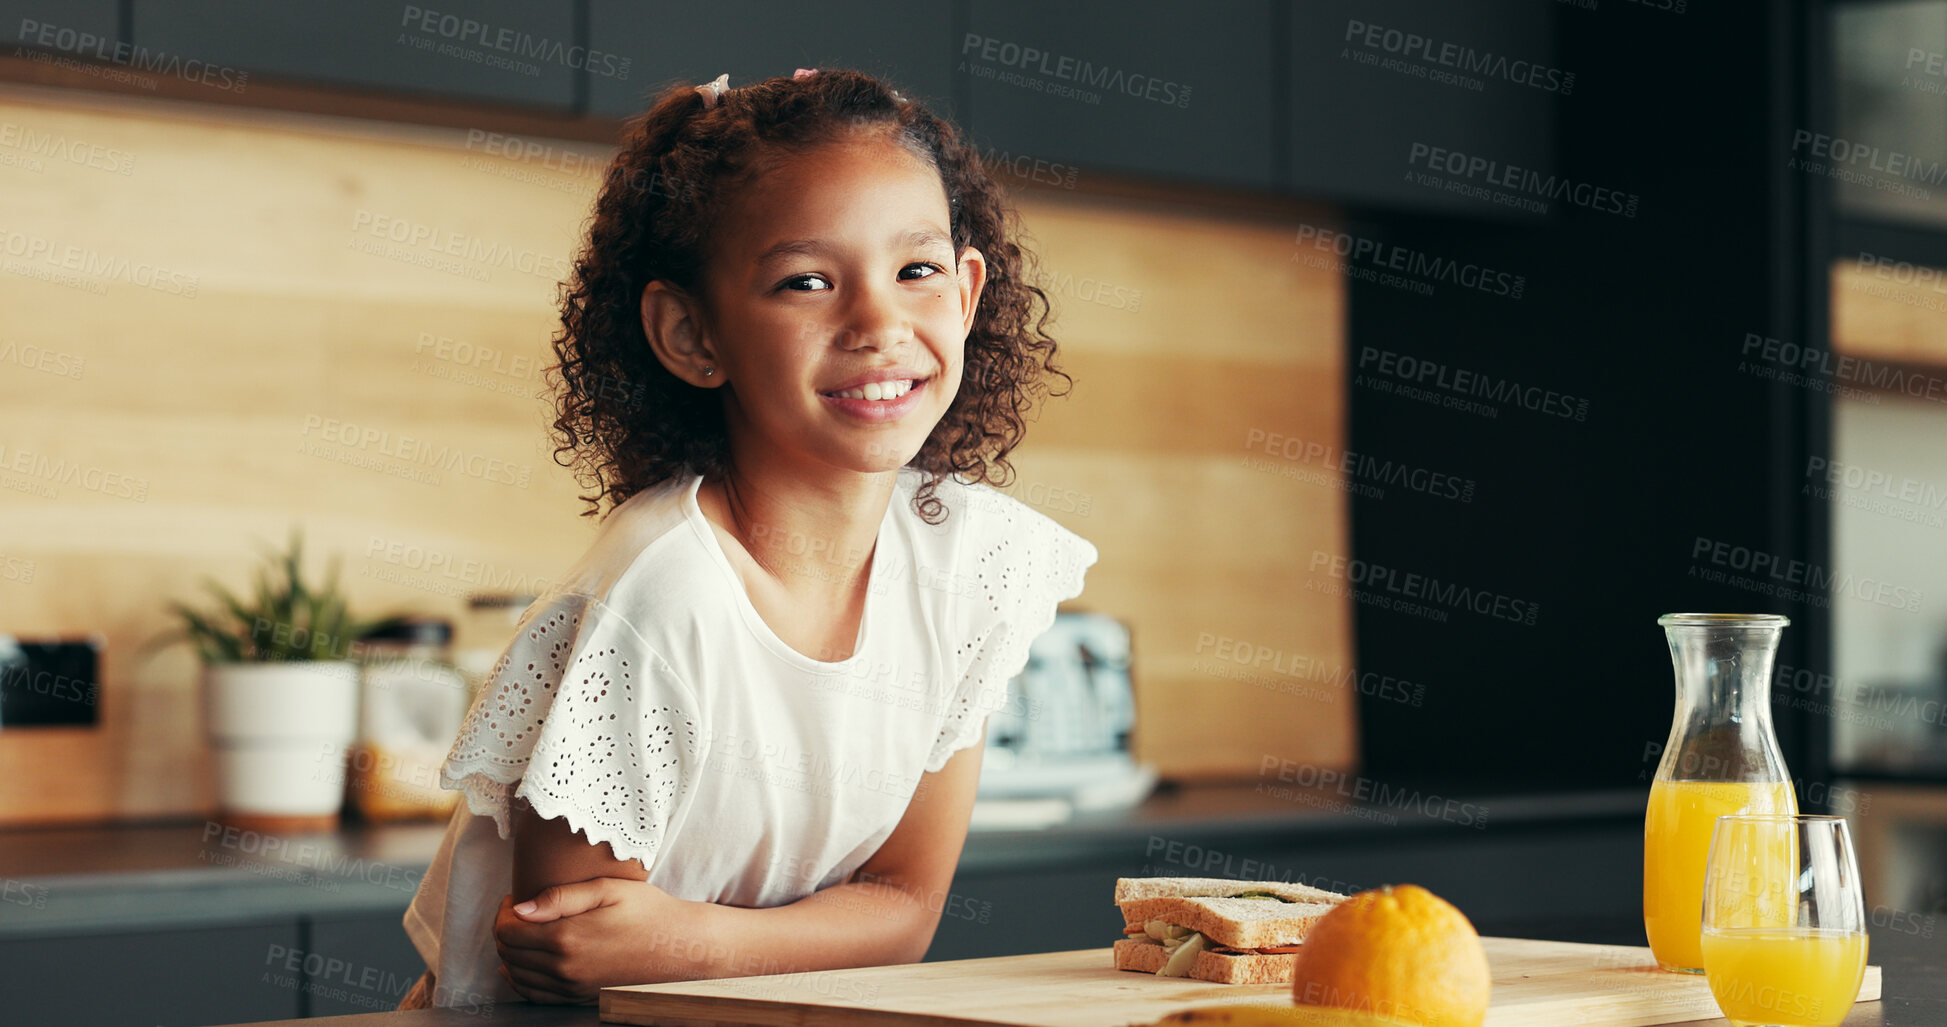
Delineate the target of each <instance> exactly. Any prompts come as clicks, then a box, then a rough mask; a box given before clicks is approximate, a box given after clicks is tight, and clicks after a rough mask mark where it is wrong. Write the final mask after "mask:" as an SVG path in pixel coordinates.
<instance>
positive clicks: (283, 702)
mask: <svg viewBox="0 0 1947 1027" xmlns="http://www.w3.org/2000/svg"><path fill="white" fill-rule="evenodd" d="M203 697H204V717H205V721H204V722H205V723H206V724H207V725H208V726H209V737H210V746H211V748H212V749H213V750H214V751H215V756H216V797H217V804H218V805H219V806H221V807H222V808H223V809H224V810H225V811H227V812H231V813H246V814H254V815H260V816H329V815H334V814H336V813H337V812H338V808H339V806H340V805H341V804H342V803H343V801H344V795H345V753H346V751H347V750H348V749H349V747H350V745H351V742H352V738H353V736H354V735H355V734H356V732H357V728H358V665H357V664H355V663H352V662H351V661H349V660H318V661H306V662H278V663H225V664H215V665H212V666H209V667H206V668H205V669H204V671H203Z"/></svg>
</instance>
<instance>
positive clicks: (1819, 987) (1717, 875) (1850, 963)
mask: <svg viewBox="0 0 1947 1027" xmlns="http://www.w3.org/2000/svg"><path fill="white" fill-rule="evenodd" d="M1702 944H1703V954H1704V977H1705V979H1706V980H1708V981H1709V982H1710V993H1711V994H1712V995H1713V996H1715V997H1716V999H1717V1006H1718V1008H1720V1009H1722V1010H1723V1011H1724V1016H1725V1018H1726V1019H1728V1020H1730V1021H1731V1022H1732V1023H1734V1024H1736V1025H1738V1027H1833V1025H1836V1024H1838V1023H1839V1022H1840V1021H1842V1020H1844V1019H1845V1018H1846V1013H1847V1012H1849V1011H1851V1009H1852V1002H1853V999H1854V998H1855V997H1857V996H1858V994H1859V982H1860V981H1861V980H1862V979H1863V978H1864V977H1865V973H1866V900H1865V896H1864V894H1863V893H1862V892H1861V891H1860V887H1859V862H1858V859H1857V858H1856V857H1855V856H1854V855H1853V850H1852V834H1851V832H1850V831H1849V830H1848V829H1847V827H1846V822H1845V820H1844V819H1842V818H1840V817H1828V816H1810V815H1794V814H1744V815H1735V816H1722V817H1718V818H1717V827H1716V830H1714V831H1713V832H1712V833H1711V839H1710V858H1709V861H1708V863H1707V865H1706V868H1705V870H1704V902H1703V936H1702Z"/></svg>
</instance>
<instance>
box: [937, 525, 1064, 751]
mask: <svg viewBox="0 0 1947 1027" xmlns="http://www.w3.org/2000/svg"><path fill="white" fill-rule="evenodd" d="M983 493H991V495H984V494H983ZM961 513H963V514H975V515H977V516H981V517H983V518H988V519H990V521H991V524H990V527H989V529H988V530H989V532H990V534H989V537H990V538H992V539H993V540H994V541H993V543H992V544H991V545H989V546H987V547H986V549H985V550H984V551H982V552H979V553H978V554H977V555H975V556H974V557H973V564H972V566H971V568H970V571H971V573H972V574H973V576H974V579H975V582H976V584H977V585H978V587H977V588H976V589H975V590H974V592H975V594H974V595H973V597H972V598H971V599H970V600H969V601H970V602H971V603H973V604H974V619H975V623H982V622H988V623H992V626H991V627H990V628H988V629H987V630H986V631H984V632H981V633H980V634H978V635H977V636H976V637H974V638H973V639H971V640H970V641H968V642H966V643H964V644H963V645H961V646H960V648H959V649H958V650H957V651H956V652H955V653H954V656H955V662H956V663H959V664H960V665H961V666H962V667H963V668H964V669H963V670H962V671H961V673H960V678H959V680H960V682H961V687H960V689H959V692H958V694H957V695H956V696H955V697H954V700H953V702H952V703H951V705H949V706H948V708H947V711H946V720H945V723H944V725H942V727H941V728H940V735H939V738H938V740H937V741H935V742H934V744H933V751H932V752H931V753H930V754H929V755H928V756H927V758H926V769H927V771H928V772H932V771H936V770H939V769H940V768H941V767H944V766H946V761H947V759H948V758H949V757H951V756H952V755H953V754H954V753H955V752H958V751H959V750H961V749H964V748H966V747H967V746H969V745H972V744H973V743H974V742H975V741H976V740H978V739H979V738H980V729H981V726H982V725H984V724H985V723H986V722H987V717H988V715H989V714H991V713H993V712H994V711H995V710H998V709H1000V708H1001V707H1003V706H1005V705H1007V686H1008V682H1009V681H1011V680H1012V679H1013V678H1014V676H1015V675H1017V674H1019V673H1020V672H1021V669H1022V668H1023V667H1025V666H1027V662H1028V648H1029V647H1030V646H1031V645H1032V644H1033V643H1034V640H1035V639H1037V638H1039V637H1041V636H1042V635H1043V634H1045V633H1046V632H1047V630H1048V629H1049V628H1050V627H1052V626H1054V623H1055V613H1056V610H1055V607H1056V606H1057V605H1059V604H1060V603H1061V602H1063V601H1064V600H1068V599H1073V598H1074V597H1076V596H1078V595H1080V594H1081V593H1082V578H1083V575H1084V573H1085V572H1086V571H1087V570H1088V568H1089V567H1090V566H1091V565H1092V564H1094V563H1095V561H1096V558H1097V553H1096V550H1095V546H1094V544H1093V543H1091V542H1089V541H1088V540H1087V539H1085V538H1082V537H1081V536H1079V535H1077V534H1075V533H1074V532H1072V531H1069V530H1068V529H1067V528H1064V527H1062V526H1061V524H1060V523H1058V522H1057V521H1055V520H1054V519H1053V518H1051V517H1049V516H1047V515H1046V514H1043V513H1041V512H1039V511H1037V510H1034V509H1031V508H1030V507H1028V506H1027V505H1026V504H1024V503H1022V502H1020V501H1019V500H1016V499H1014V498H1013V497H1011V496H1008V495H1006V494H1005V493H1001V492H998V491H994V490H992V489H987V488H984V487H976V488H974V489H973V490H971V491H970V493H969V503H968V509H967V510H965V511H961Z"/></svg>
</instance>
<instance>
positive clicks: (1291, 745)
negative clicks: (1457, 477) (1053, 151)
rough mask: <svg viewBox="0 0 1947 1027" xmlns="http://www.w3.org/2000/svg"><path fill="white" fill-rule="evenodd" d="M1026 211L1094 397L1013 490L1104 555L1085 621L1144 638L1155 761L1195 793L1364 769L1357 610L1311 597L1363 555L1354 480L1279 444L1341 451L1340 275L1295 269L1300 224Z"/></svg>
mask: <svg viewBox="0 0 1947 1027" xmlns="http://www.w3.org/2000/svg"><path fill="white" fill-rule="evenodd" d="M1021 207H1022V213H1023V217H1024V219H1025V220H1026V222H1027V224H1028V226H1029V228H1030V230H1031V231H1032V233H1033V235H1034V238H1035V243H1036V245H1037V247H1038V252H1039V253H1040V255H1041V259H1042V264H1043V271H1044V277H1045V279H1046V281H1047V282H1049V283H1050V285H1051V288H1050V290H1049V291H1050V293H1051V295H1052V299H1053V300H1054V302H1055V304H1056V309H1057V312H1058V320H1057V323H1056V324H1055V326H1054V327H1053V328H1052V329H1051V334H1053V335H1055V336H1056V338H1058V339H1059V340H1060V342H1061V347H1062V349H1061V364H1062V366H1063V367H1064V369H1066V370H1067V371H1068V373H1069V374H1071V375H1072V376H1073V377H1074V378H1075V386H1074V389H1073V391H1072V392H1071V393H1070V394H1069V395H1068V396H1066V397H1064V398H1063V399H1060V400H1056V401H1053V402H1051V403H1049V404H1048V405H1047V406H1046V408H1045V409H1044V410H1043V412H1042V413H1041V416H1040V419H1039V420H1038V421H1036V422H1035V423H1034V424H1033V425H1032V426H1031V427H1030V429H1029V432H1028V440H1029V441H1028V443H1027V445H1026V446H1025V447H1024V448H1023V449H1022V450H1021V451H1020V453H1019V454H1018V456H1016V457H1015V458H1013V459H1012V462H1013V463H1014V464H1015V465H1016V467H1017V468H1018V469H1019V471H1020V480H1019V481H1018V482H1017V483H1015V484H1014V485H1013V486H1011V487H1010V488H1009V489H1008V491H1009V492H1010V493H1012V494H1014V495H1016V496H1018V497H1019V498H1021V499H1022V500H1023V501H1024V502H1028V503H1030V504H1032V505H1034V506H1036V508H1037V509H1040V510H1042V512H1044V513H1046V514H1048V515H1049V516H1051V517H1053V518H1055V519H1056V520H1058V521H1060V522H1062V523H1063V524H1065V525H1067V526H1068V527H1070V528H1072V529H1074V530H1075V531H1076V532H1077V533H1079V534H1081V535H1083V536H1084V537H1086V538H1088V539H1089V540H1090V541H1092V542H1094V543H1095V544H1096V547H1097V548H1098V549H1099V550H1100V551H1101V554H1102V559H1101V562H1100V563H1098V564H1097V565H1096V567H1095V568H1094V569H1092V570H1091V571H1090V572H1089V581H1088V587H1087V589H1086V590H1085V591H1084V592H1083V593H1082V595H1081V596H1080V597H1079V598H1077V599H1076V600H1075V601H1074V602H1073V603H1072V604H1071V605H1073V606H1074V607H1076V608H1088V609H1096V610H1102V611H1105V612H1108V613H1112V614H1114V615H1116V616H1118V617H1122V618H1124V619H1125V620H1127V621H1128V623H1129V625H1130V630H1131V633H1132V638H1131V645H1132V647H1133V650H1134V658H1133V674H1134V677H1135V685H1136V700H1137V711H1136V725H1137V727H1136V737H1135V747H1136V750H1137V754H1138V755H1139V756H1140V757H1141V758H1143V759H1147V760H1151V761H1153V762H1155V763H1156V764H1157V766H1158V767H1160V768H1161V769H1162V771H1163V773H1165V774H1166V775H1170V776H1177V777H1248V776H1253V775H1256V774H1257V773H1259V768H1260V767H1261V766H1262V765H1263V760H1264V758H1265V757H1266V756H1276V757H1279V758H1282V759H1290V760H1295V761H1299V762H1306V763H1312V764H1316V765H1319V766H1324V767H1346V766H1350V765H1351V764H1353V763H1354V762H1355V761H1356V759H1357V744H1356V740H1357V732H1356V706H1357V703H1356V701H1355V700H1356V696H1353V695H1351V694H1349V692H1348V690H1347V689H1346V688H1344V687H1343V684H1342V682H1343V681H1344V680H1345V678H1346V672H1347V669H1348V668H1350V667H1351V666H1352V645H1351V638H1352V618H1351V613H1350V610H1349V608H1348V606H1347V601H1346V600H1345V599H1344V598H1342V597H1336V596H1332V595H1329V594H1327V593H1324V592H1313V591H1307V590H1306V589H1305V582H1306V580H1307V576H1308V575H1307V565H1308V563H1309V561H1310V560H1311V559H1312V558H1313V556H1314V554H1316V553H1319V552H1325V553H1344V552H1347V551H1348V550H1349V546H1350V532H1349V530H1348V528H1347V524H1348V521H1347V503H1346V496H1347V493H1346V492H1345V491H1344V484H1345V480H1344V477H1343V475H1341V474H1339V473H1338V472H1337V471H1336V470H1334V469H1333V468H1332V466H1331V462H1330V460H1329V459H1326V458H1320V459H1316V460H1314V461H1312V462H1310V463H1307V462H1304V461H1294V460H1288V459H1286V458H1284V457H1283V456H1282V455H1274V454H1270V453H1267V452H1265V451H1264V449H1263V448H1262V447H1263V445H1264V443H1265V441H1266V440H1269V439H1270V438H1272V437H1273V436H1283V437H1286V438H1298V439H1304V440H1306V441H1307V442H1315V443H1318V444H1319V445H1320V446H1323V447H1329V450H1330V451H1331V452H1335V453H1342V452H1343V449H1344V445H1345V429H1344V419H1345V401H1344V395H1343V390H1342V379H1343V373H1344V372H1343V352H1344V342H1343V340H1344V328H1343V323H1344V308H1343V294H1342V291H1341V283H1340V281H1339V279H1338V278H1337V276H1336V275H1333V274H1330V273H1327V272H1323V271H1318V270H1314V269H1308V268H1306V267H1305V266H1304V265H1302V264H1299V263H1295V262H1294V261H1293V259H1292V258H1293V256H1294V255H1295V253H1296V250H1295V249H1294V248H1293V246H1292V239H1293V236H1294V234H1295V232H1296V230H1297V225H1298V222H1297V221H1296V220H1295V219H1285V220H1279V219H1267V218H1261V219H1257V220H1253V221H1245V220H1233V219H1225V218H1217V217H1213V216H1210V215H1209V214H1200V215H1195V216H1193V215H1190V214H1186V213H1183V212H1180V211H1171V210H1168V209H1164V208H1161V207H1160V206H1157V205H1150V206H1146V207H1135V208H1131V207H1129V206H1127V205H1123V206H1118V207H1111V206H1107V205H1103V204H1098V203H1094V202H1091V201H1089V200H1088V199H1086V198H1083V199H1082V200H1080V201H1068V202H1057V201H1056V200H1054V199H1050V198H1047V197H1045V196H1044V194H1034V195H1030V196H1027V197H1024V198H1023V199H1022V202H1021ZM1254 440H1255V441H1256V446H1257V448H1253V441H1254ZM1240 643H1242V644H1243V645H1245V646H1248V647H1250V648H1248V649H1243V648H1240V647H1239V644H1240ZM1259 651H1268V652H1270V653H1271V654H1272V657H1271V659H1270V660H1269V661H1267V662H1266V663H1257V662H1256V654H1257V653H1258V652H1259ZM1220 653H1221V654H1222V656H1223V657H1225V658H1234V657H1235V656H1236V655H1237V654H1239V653H1246V654H1248V655H1247V656H1246V659H1247V661H1250V662H1251V663H1252V664H1253V665H1252V666H1239V665H1237V664H1236V663H1235V662H1231V663H1223V662H1220V660H1219V654H1220ZM1272 666H1275V667H1279V668H1283V670H1281V671H1279V670H1270V669H1267V668H1269V667H1272ZM1294 671H1295V675H1294Z"/></svg>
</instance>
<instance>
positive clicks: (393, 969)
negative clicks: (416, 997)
mask: <svg viewBox="0 0 1947 1027" xmlns="http://www.w3.org/2000/svg"><path fill="white" fill-rule="evenodd" d="M404 914H405V911H404V910H399V911H396V912H387V913H383V914H362V915H355V916H318V917H311V918H309V919H308V920H306V921H305V926H306V928H307V937H306V939H305V944H306V947H307V949H308V951H309V952H311V953H315V954H316V958H314V959H310V960H307V961H306V963H305V969H306V973H307V977H308V978H309V979H310V980H311V981H312V982H313V987H312V989H311V993H310V996H309V997H310V1001H311V1004H310V1008H309V1009H308V1010H307V1011H306V1015H307V1016H339V1015H347V1014H352V1013H371V1012H378V1011H381V1010H387V1009H396V1008H398V1006H399V1000H400V999H402V998H404V997H405V994H406V992H407V991H409V990H411V988H412V985H413V982H415V981H417V980H418V979H419V975H420V974H421V973H423V972H424V971H425V969H426V962H425V960H422V959H420V958H419V950H417V949H415V948H413V947H412V940H411V939H410V938H408V937H406V930H405V928H404V927H403V926H402V925H401V924H400V922H399V921H400V918H401V917H403V916H404Z"/></svg>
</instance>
